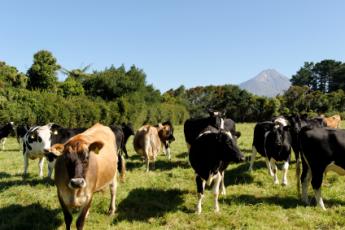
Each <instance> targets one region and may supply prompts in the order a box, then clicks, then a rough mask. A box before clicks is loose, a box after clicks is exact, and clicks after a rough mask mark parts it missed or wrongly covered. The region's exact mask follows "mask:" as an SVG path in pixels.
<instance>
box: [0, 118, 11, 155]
mask: <svg viewBox="0 0 345 230" xmlns="http://www.w3.org/2000/svg"><path fill="white" fill-rule="evenodd" d="M11 132H14V123H13V122H12V121H11V122H9V123H7V124H6V125H4V126H3V127H1V128H0V145H1V147H0V150H5V142H6V139H7V137H8V135H10V133H11Z"/></svg>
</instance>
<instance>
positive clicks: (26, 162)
mask: <svg viewBox="0 0 345 230" xmlns="http://www.w3.org/2000/svg"><path fill="white" fill-rule="evenodd" d="M28 167H29V158H28V155H27V153H24V176H26V175H27V174H28Z"/></svg>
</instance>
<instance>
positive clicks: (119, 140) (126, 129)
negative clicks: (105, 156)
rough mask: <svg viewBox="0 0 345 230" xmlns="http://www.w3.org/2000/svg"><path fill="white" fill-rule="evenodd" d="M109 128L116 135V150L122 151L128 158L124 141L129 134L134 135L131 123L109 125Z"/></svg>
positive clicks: (125, 141)
mask: <svg viewBox="0 0 345 230" xmlns="http://www.w3.org/2000/svg"><path fill="white" fill-rule="evenodd" d="M110 128H111V130H112V131H113V132H114V134H115V136H116V145H117V146H118V151H119V152H120V154H121V153H122V152H123V153H124V154H125V157H126V158H128V153H127V149H126V143H127V141H128V138H129V137H130V136H131V135H134V130H133V126H132V124H130V123H129V124H125V123H122V124H121V126H118V125H111V126H110Z"/></svg>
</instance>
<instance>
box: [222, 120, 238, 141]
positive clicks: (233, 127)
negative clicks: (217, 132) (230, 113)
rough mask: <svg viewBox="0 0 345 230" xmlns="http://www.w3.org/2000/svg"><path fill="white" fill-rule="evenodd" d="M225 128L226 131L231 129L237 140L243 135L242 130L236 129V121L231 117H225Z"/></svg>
mask: <svg viewBox="0 0 345 230" xmlns="http://www.w3.org/2000/svg"><path fill="white" fill-rule="evenodd" d="M224 130H225V131H230V132H231V134H232V136H233V137H234V138H235V140H236V141H237V139H238V138H240V136H241V132H238V131H236V124H235V121H233V120H232V119H230V118H225V119H224Z"/></svg>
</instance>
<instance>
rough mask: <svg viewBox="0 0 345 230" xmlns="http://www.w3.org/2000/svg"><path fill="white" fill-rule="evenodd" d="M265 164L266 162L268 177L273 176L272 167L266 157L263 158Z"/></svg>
mask: <svg viewBox="0 0 345 230" xmlns="http://www.w3.org/2000/svg"><path fill="white" fill-rule="evenodd" d="M265 162H266V166H267V169H268V174H269V175H270V176H274V174H273V171H272V165H271V162H270V160H269V159H268V157H265Z"/></svg>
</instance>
